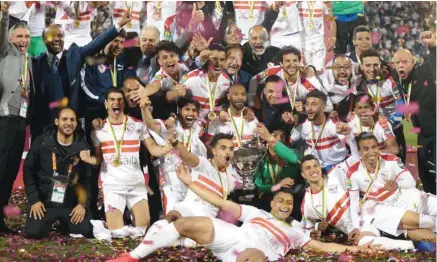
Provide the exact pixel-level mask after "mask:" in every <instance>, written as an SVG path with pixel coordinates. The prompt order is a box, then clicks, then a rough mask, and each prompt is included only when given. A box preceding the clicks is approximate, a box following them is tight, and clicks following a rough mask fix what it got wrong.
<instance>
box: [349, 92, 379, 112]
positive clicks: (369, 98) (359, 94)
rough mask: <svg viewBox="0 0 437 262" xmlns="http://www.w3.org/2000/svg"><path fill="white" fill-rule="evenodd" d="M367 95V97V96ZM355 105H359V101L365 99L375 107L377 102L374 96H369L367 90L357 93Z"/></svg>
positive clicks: (364, 100)
mask: <svg viewBox="0 0 437 262" xmlns="http://www.w3.org/2000/svg"><path fill="white" fill-rule="evenodd" d="M365 97H367V98H365ZM354 101H355V103H354V107H355V106H356V105H357V103H358V102H360V101H363V102H365V103H367V104H369V105H370V106H371V107H372V108H375V104H374V103H373V102H374V99H373V97H371V96H369V95H368V94H367V93H365V92H359V93H358V94H356V95H355V97H354Z"/></svg>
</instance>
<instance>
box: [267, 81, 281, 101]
mask: <svg viewBox="0 0 437 262" xmlns="http://www.w3.org/2000/svg"><path fill="white" fill-rule="evenodd" d="M283 88H284V83H283V82H282V81H281V82H268V83H267V84H266V85H265V87H264V90H263V92H264V96H265V98H266V100H267V102H268V103H269V104H270V105H274V104H277V102H278V100H279V99H280V98H282V90H283Z"/></svg>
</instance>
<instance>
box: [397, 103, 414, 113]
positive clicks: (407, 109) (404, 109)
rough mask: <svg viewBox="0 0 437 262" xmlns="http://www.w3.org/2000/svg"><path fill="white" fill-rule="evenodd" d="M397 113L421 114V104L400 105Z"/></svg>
mask: <svg viewBox="0 0 437 262" xmlns="http://www.w3.org/2000/svg"><path fill="white" fill-rule="evenodd" d="M396 112H399V113H402V114H408V113H410V114H416V113H418V112H419V104H418V103H417V102H411V103H410V104H409V105H405V104H404V105H398V106H396Z"/></svg>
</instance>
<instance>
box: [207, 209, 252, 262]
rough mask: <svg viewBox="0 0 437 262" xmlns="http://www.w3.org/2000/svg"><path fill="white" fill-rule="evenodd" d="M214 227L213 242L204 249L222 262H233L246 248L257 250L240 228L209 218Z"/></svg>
mask: <svg viewBox="0 0 437 262" xmlns="http://www.w3.org/2000/svg"><path fill="white" fill-rule="evenodd" d="M211 220H212V223H213V225H214V241H213V242H212V243H211V244H209V245H207V246H206V247H207V248H209V249H211V252H212V253H213V254H214V255H215V256H216V257H217V258H218V259H219V260H221V261H223V262H234V261H236V260H237V256H238V254H239V253H241V252H242V251H244V250H245V249H247V248H257V247H256V245H254V244H253V243H252V241H251V239H250V238H249V237H247V236H246V234H245V233H244V232H242V230H241V228H240V227H237V226H235V225H233V224H230V223H227V222H225V221H223V220H220V219H218V218H211Z"/></svg>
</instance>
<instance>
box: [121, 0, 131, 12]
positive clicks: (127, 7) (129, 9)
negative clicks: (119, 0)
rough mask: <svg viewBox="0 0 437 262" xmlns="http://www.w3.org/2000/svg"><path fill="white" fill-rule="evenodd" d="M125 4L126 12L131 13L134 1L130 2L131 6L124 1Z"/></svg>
mask: <svg viewBox="0 0 437 262" xmlns="http://www.w3.org/2000/svg"><path fill="white" fill-rule="evenodd" d="M123 4H124V6H125V7H126V10H128V11H129V12H130V11H131V10H132V6H133V5H134V1H131V2H130V6H128V5H127V3H126V1H123Z"/></svg>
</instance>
